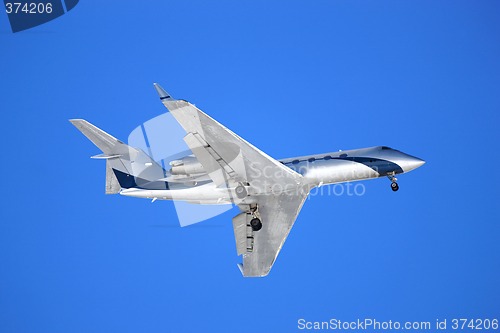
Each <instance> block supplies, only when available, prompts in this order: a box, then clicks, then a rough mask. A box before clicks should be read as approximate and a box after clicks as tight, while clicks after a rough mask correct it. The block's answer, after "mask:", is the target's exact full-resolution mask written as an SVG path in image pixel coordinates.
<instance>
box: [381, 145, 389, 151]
mask: <svg viewBox="0 0 500 333" xmlns="http://www.w3.org/2000/svg"><path fill="white" fill-rule="evenodd" d="M381 149H382V150H389V149H391V148H390V147H387V146H382V147H381Z"/></svg>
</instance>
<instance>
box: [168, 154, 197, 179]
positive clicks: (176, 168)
mask: <svg viewBox="0 0 500 333" xmlns="http://www.w3.org/2000/svg"><path fill="white" fill-rule="evenodd" d="M170 165H171V166H172V168H171V169H170V173H171V174H172V175H194V174H200V173H205V169H203V166H202V165H201V163H200V162H198V160H197V159H196V157H194V156H186V157H183V158H182V159H180V160H175V161H172V162H170Z"/></svg>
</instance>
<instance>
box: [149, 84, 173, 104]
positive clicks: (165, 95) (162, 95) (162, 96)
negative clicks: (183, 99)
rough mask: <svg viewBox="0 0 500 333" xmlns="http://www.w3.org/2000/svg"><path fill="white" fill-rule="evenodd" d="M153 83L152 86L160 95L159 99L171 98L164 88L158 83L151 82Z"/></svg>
mask: <svg viewBox="0 0 500 333" xmlns="http://www.w3.org/2000/svg"><path fill="white" fill-rule="evenodd" d="M153 85H154V87H155V89H156V92H157V93H158V95H159V96H160V99H161V100H164V99H173V98H172V96H170V94H169V93H168V92H166V91H165V89H163V88H162V87H161V86H160V85H159V84H158V83H153Z"/></svg>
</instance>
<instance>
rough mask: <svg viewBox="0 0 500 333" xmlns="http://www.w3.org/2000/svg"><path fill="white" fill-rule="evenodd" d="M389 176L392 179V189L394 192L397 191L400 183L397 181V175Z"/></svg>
mask: <svg viewBox="0 0 500 333" xmlns="http://www.w3.org/2000/svg"><path fill="white" fill-rule="evenodd" d="M387 177H388V178H389V180H390V181H391V189H392V190H393V191H394V192H396V191H397V190H399V185H398V183H397V181H398V179H397V178H396V177H394V175H388V176H387Z"/></svg>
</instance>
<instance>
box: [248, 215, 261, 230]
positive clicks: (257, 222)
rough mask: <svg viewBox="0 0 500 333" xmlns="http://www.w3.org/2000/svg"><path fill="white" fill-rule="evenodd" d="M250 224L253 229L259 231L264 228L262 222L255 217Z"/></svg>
mask: <svg viewBox="0 0 500 333" xmlns="http://www.w3.org/2000/svg"><path fill="white" fill-rule="evenodd" d="M250 226H251V227H252V230H253V231H259V230H260V229H262V222H260V220H259V219H258V218H253V219H252V220H251V221H250Z"/></svg>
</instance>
